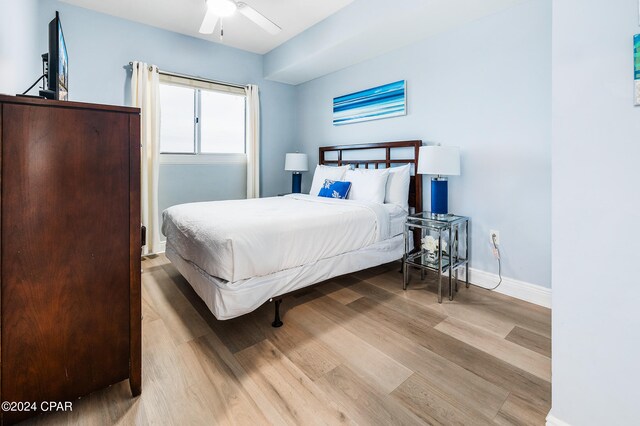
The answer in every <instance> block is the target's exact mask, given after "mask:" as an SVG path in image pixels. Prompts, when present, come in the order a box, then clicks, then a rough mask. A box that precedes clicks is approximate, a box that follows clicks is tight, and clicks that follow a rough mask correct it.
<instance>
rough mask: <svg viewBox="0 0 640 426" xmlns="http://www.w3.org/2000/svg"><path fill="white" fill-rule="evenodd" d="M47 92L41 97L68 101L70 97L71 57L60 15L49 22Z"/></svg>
mask: <svg viewBox="0 0 640 426" xmlns="http://www.w3.org/2000/svg"><path fill="white" fill-rule="evenodd" d="M47 62H48V68H49V70H48V73H47V90H43V91H41V92H40V95H41V96H44V97H46V98H50V99H58V100H63V101H66V100H67V99H68V97H69V56H68V55H67V45H66V44H65V42H64V34H63V33H62V24H61V23H60V14H59V13H58V12H56V17H55V18H53V20H52V21H51V22H49V53H48V57H47Z"/></svg>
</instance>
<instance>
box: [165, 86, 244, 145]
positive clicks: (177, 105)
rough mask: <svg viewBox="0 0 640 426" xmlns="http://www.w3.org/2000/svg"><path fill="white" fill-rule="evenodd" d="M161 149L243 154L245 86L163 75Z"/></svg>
mask: <svg viewBox="0 0 640 426" xmlns="http://www.w3.org/2000/svg"><path fill="white" fill-rule="evenodd" d="M160 153H162V154H192V155H193V154H198V155H199V154H244V153H245V94H244V90H243V89H242V88H237V87H232V86H225V85H222V84H215V83H208V82H202V81H199V80H190V79H188V78H183V77H174V76H166V75H162V76H161V83H160Z"/></svg>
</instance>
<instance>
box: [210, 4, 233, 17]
mask: <svg viewBox="0 0 640 426" xmlns="http://www.w3.org/2000/svg"><path fill="white" fill-rule="evenodd" d="M206 1H207V8H208V9H209V10H211V11H212V12H213V13H215V14H216V15H218V16H221V17H227V16H231V15H233V13H234V12H235V11H236V9H237V6H236V4H235V3H234V2H233V1H231V0H206Z"/></svg>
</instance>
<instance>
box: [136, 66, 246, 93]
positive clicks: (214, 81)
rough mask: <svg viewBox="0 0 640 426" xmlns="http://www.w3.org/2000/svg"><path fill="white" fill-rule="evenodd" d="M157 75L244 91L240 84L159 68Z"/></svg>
mask: <svg viewBox="0 0 640 426" xmlns="http://www.w3.org/2000/svg"><path fill="white" fill-rule="evenodd" d="M129 66H130V67H132V66H133V62H129ZM158 73H159V74H164V75H168V76H172V77H181V78H187V79H189V80H195V81H201V82H203V83H213V84H221V85H223V86H229V87H235V88H238V89H245V87H246V86H242V85H240V84H233V83H225V82H224V81H217V80H211V79H208V78H202V77H194V76H191V75H186V74H179V73H176V72H170V71H163V70H161V69H160V68H158Z"/></svg>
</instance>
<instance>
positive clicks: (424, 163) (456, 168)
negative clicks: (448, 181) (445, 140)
mask: <svg viewBox="0 0 640 426" xmlns="http://www.w3.org/2000/svg"><path fill="white" fill-rule="evenodd" d="M418 174H421V175H441V176H457V175H459V174H460V148H458V147H457V146H435V145H433V146H432V145H429V146H421V147H420V152H419V154H418Z"/></svg>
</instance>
